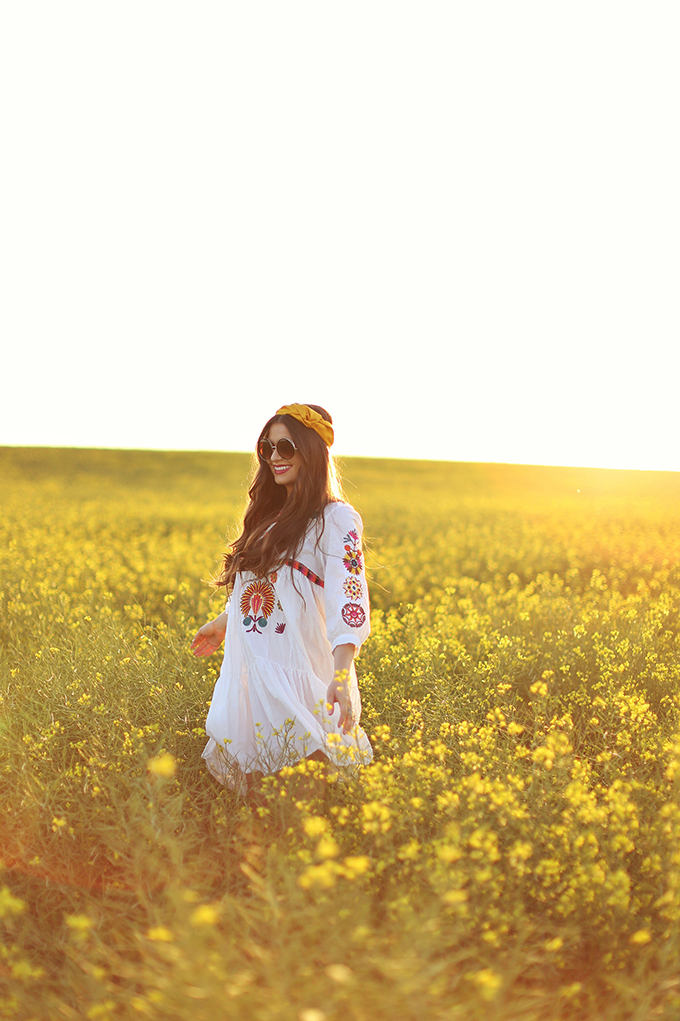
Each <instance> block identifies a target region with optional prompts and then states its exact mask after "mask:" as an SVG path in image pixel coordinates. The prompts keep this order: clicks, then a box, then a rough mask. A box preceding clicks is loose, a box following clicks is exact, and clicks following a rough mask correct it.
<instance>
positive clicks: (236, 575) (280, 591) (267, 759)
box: [191, 404, 373, 791]
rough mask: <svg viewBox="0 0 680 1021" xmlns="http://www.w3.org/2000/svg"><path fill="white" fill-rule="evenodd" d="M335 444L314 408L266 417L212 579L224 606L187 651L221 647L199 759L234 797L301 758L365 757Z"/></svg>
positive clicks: (352, 580)
mask: <svg viewBox="0 0 680 1021" xmlns="http://www.w3.org/2000/svg"><path fill="white" fill-rule="evenodd" d="M332 442H333V425H332V419H331V416H330V415H329V414H328V412H327V411H325V410H324V409H323V408H320V407H319V406H318V405H315V404H290V405H285V406H284V407H282V408H279V410H278V411H277V413H276V414H275V415H274V416H273V418H270V419H269V421H268V422H267V424H266V425H265V427H264V429H263V430H262V432H261V433H260V438H259V440H258V444H257V457H258V462H259V463H258V469H257V473H256V475H255V479H254V481H253V484H252V485H251V487H250V490H249V492H248V497H249V503H248V506H247V508H246V513H245V517H244V521H243V531H242V533H241V535H240V537H239V538H238V539H237V540H236V542H235V543H234V544H233V545H232V547H231V549H230V551H229V552H228V553H227V555H226V556H225V560H224V570H223V572H222V575H221V578H220V581H219V584H221V585H224V586H226V587H227V588H228V589H231V597H230V599H229V601H228V602H227V608H226V609H225V611H224V612H223V613H221V614H220V615H219V617H217V618H216V619H215V620H213V621H210V622H209V623H208V624H204V625H203V627H202V628H200V629H199V631H198V633H197V634H196V636H195V638H194V640H193V642H192V643H191V648H192V649H193V651H194V653H195V654H196V655H197V656H205V655H208V654H209V653H211V652H214V651H215V650H216V649H217V648H218V647H219V646H220V645H221V643H222V641H223V640H225V650H224V661H223V663H222V670H221V673H220V676H219V679H218V681H217V684H216V685H215V691H214V694H213V699H212V702H211V705H210V711H209V713H208V719H207V722H206V731H207V733H208V736H209V738H210V740H209V741H208V744H207V746H206V748H205V751H204V752H203V756H204V758H205V760H206V762H207V765H208V768H209V769H210V771H211V772H212V773H213V775H214V776H216V777H217V779H218V780H220V781H221V782H222V783H226V784H228V785H229V786H230V787H234V788H236V789H238V790H241V791H242V790H243V789H244V787H245V788H251V787H252V786H253V785H254V784H255V783H256V782H257V781H258V780H259V779H260V778H261V777H262V776H263V775H266V774H269V773H273V772H276V771H277V770H278V769H280V768H281V767H282V766H284V765H287V764H291V763H293V762H296V761H299V760H300V759H303V758H309V759H317V760H321V761H322V762H330V763H331V764H332V765H333V766H336V767H340V766H348V765H352V764H358V763H367V762H370V760H371V758H372V754H373V753H372V750H371V746H370V743H369V741H368V738H367V737H366V735H365V733H364V732H363V730H361V728H360V727H359V726H358V723H359V717H360V714H361V701H360V698H359V688H358V685H357V679H356V672H355V669H354V657H355V655H356V652H357V650H358V648H359V647H360V645H361V644H362V642H363V641H364V640H365V639H366V637H367V636H368V634H369V631H370V624H369V607H368V590H367V587H366V578H365V575H364V566H363V556H362V552H361V532H362V523H361V518H360V517H359V515H358V514H357V512H356V511H355V510H354V508H352V507H350V505H349V504H348V503H346V502H345V501H344V500H343V499H342V494H341V490H340V486H339V483H338V480H337V475H336V472H335V467H334V464H333V459H332V457H331V455H330V451H329V447H330V445H331V443H332Z"/></svg>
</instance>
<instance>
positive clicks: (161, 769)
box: [146, 752, 177, 777]
mask: <svg viewBox="0 0 680 1021" xmlns="http://www.w3.org/2000/svg"><path fill="white" fill-rule="evenodd" d="M146 768H147V769H148V770H149V772H150V773H153V774H154V776H165V777H170V776H174V775H175V773H176V772H177V760H176V759H175V756H174V755H171V754H170V752H163V753H162V754H161V755H157V756H156V758H155V759H149V761H148V762H147V765H146Z"/></svg>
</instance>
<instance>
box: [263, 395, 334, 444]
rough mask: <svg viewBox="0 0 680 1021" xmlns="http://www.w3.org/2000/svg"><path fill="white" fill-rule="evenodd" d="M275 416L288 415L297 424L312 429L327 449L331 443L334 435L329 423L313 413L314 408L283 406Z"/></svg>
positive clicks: (297, 405) (293, 405) (316, 412)
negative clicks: (296, 421) (295, 420)
mask: <svg viewBox="0 0 680 1021" xmlns="http://www.w3.org/2000/svg"><path fill="white" fill-rule="evenodd" d="M276 414H277V415H290V417H291V418H296V419H297V420H298V422H302V424H303V425H306V426H307V428H308V429H313V430H314V432H315V433H318V435H319V436H320V437H321V439H322V440H323V441H324V443H325V444H326V446H328V447H330V445H331V443H332V442H333V438H334V433H333V426H332V425H331V423H330V422H327V421H326V419H325V418H323V416H322V415H320V414H319V412H318V411H314V408H310V407H309V405H307V404H284V406H283V407H282V408H279V410H278V411H277V412H276Z"/></svg>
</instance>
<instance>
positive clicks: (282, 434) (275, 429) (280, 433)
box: [267, 422, 293, 443]
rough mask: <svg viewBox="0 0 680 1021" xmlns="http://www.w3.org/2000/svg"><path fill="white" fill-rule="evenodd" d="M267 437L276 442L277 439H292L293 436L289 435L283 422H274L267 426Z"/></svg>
mask: <svg viewBox="0 0 680 1021" xmlns="http://www.w3.org/2000/svg"><path fill="white" fill-rule="evenodd" d="M267 439H268V440H271V441H272V443H278V441H279V440H292V439H293V437H292V436H291V435H290V433H289V432H288V430H287V429H286V427H285V425H284V424H283V422H274V423H273V424H272V425H270V426H269V431H268V432H267Z"/></svg>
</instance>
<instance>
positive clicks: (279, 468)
mask: <svg viewBox="0 0 680 1021" xmlns="http://www.w3.org/2000/svg"><path fill="white" fill-rule="evenodd" d="M291 468H292V465H290V464H275V465H274V474H275V475H285V474H286V472H287V471H290V469H291Z"/></svg>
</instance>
